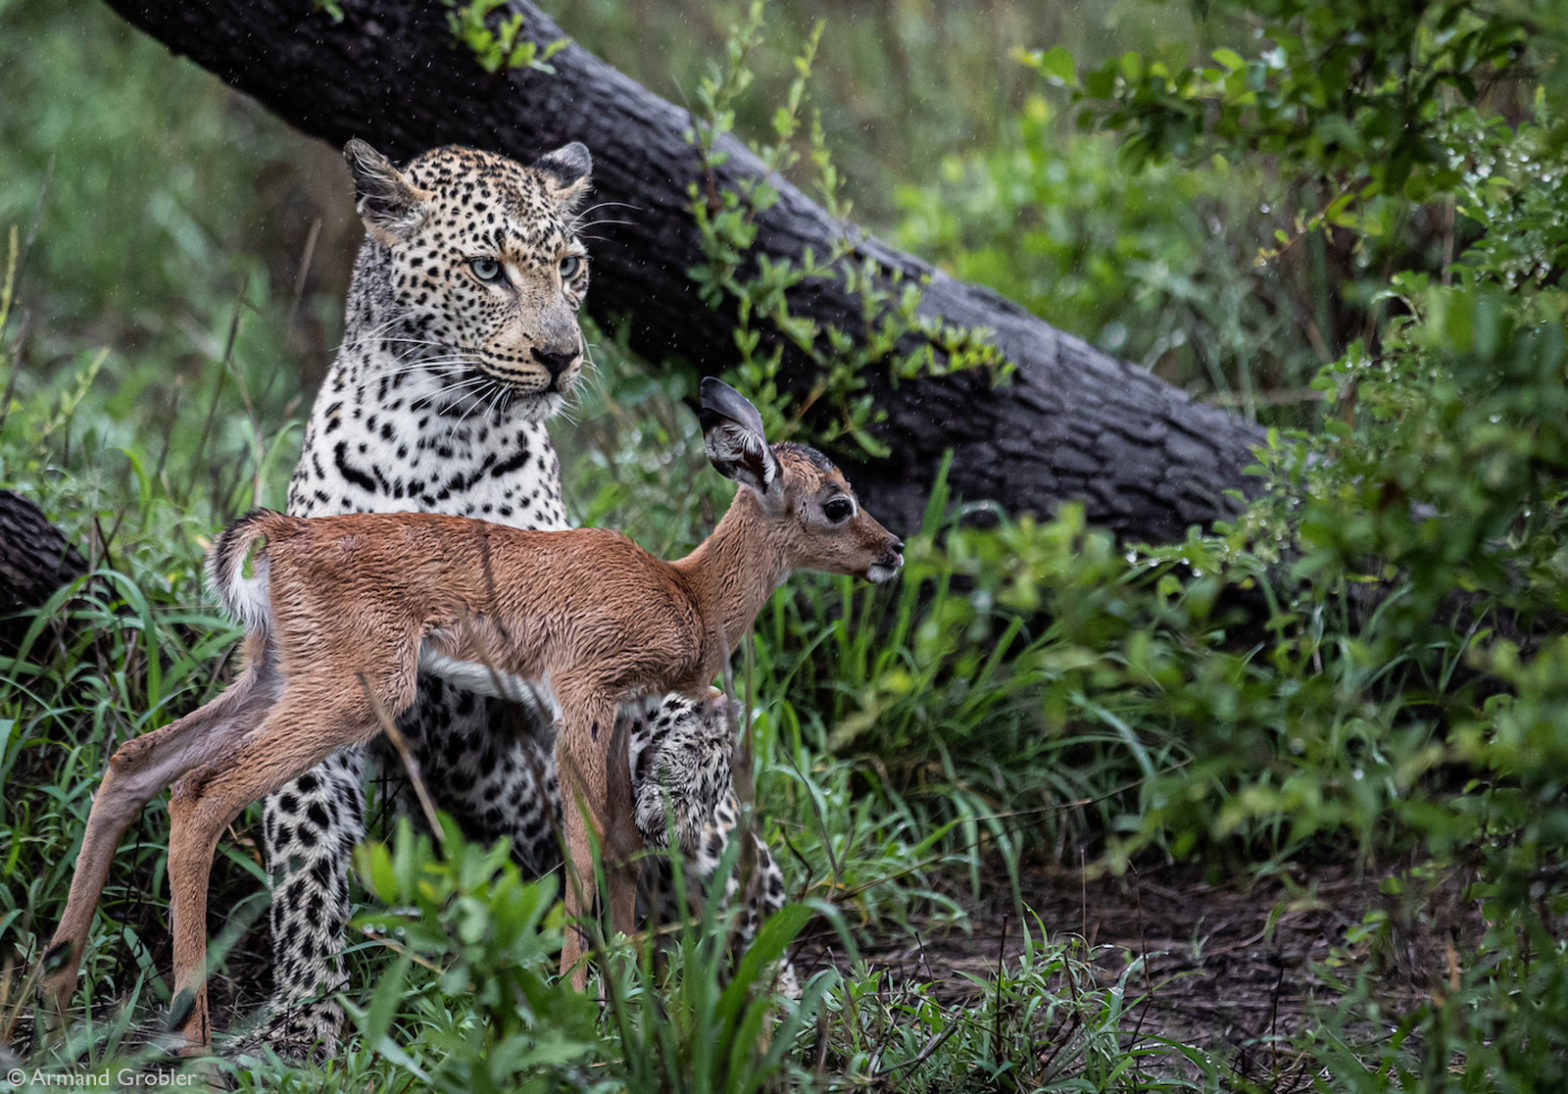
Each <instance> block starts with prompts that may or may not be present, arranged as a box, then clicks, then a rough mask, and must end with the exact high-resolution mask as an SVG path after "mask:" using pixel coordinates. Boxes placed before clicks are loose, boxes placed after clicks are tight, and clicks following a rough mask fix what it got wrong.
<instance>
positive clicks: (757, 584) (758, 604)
mask: <svg viewBox="0 0 1568 1094" xmlns="http://www.w3.org/2000/svg"><path fill="white" fill-rule="evenodd" d="M672 565H673V566H674V567H675V568H676V570H678V571H679V572H680V573H681V574H682V575H683V576H684V577H685V578H686V580H687V582H688V583H689V585H690V587H691V590H692V592H693V594H694V595H695V597H696V600H697V610H698V611H700V612H701V613H702V622H703V627H704V629H705V632H706V641H705V645H706V646H707V647H708V649H709V651H710V656H713V655H717V656H718V657H719V658H722V657H723V656H724V655H725V654H726V653H728V652H730V651H733V650H734V649H736V648H737V647H738V646H739V645H740V643H741V640H742V639H743V638H744V637H745V635H746V632H747V631H749V630H750V629H751V624H752V621H753V620H754V619H756V617H757V613H758V612H760V611H761V610H762V606H763V605H764V604H766V603H767V602H768V597H770V596H772V595H773V591H774V590H775V589H777V588H778V587H779V586H780V585H782V584H783V583H784V581H785V579H786V578H788V577H789V575H790V571H791V570H792V569H793V567H792V566H791V565H790V564H789V560H788V559H787V558H786V557H785V553H784V551H783V550H782V548H781V547H780V545H779V544H778V543H777V542H776V539H771V538H770V537H769V536H768V529H767V527H766V526H765V524H764V520H763V515H762V511H761V509H760V507H759V506H758V504H757V500H756V498H755V497H753V496H752V493H751V491H750V490H746V489H741V490H739V491H737V492H736V494H735V500H734V501H733V502H731V503H730V508H729V511H728V512H727V513H725V514H724V519H723V520H721V521H719V526H718V527H717V528H715V529H714V530H713V534H712V535H710V536H709V537H708V538H707V539H705V540H703V541H702V543H701V544H699V545H698V546H697V549H696V550H695V551H693V552H692V553H691V554H689V555H687V556H686V557H685V558H683V559H680V560H679V561H677V562H674V563H672ZM714 668H715V670H716V669H717V666H714Z"/></svg>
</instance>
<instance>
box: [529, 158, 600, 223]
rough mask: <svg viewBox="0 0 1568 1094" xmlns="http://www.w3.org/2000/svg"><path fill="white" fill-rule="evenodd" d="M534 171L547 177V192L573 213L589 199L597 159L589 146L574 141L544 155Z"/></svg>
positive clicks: (562, 206) (536, 161) (565, 209)
mask: <svg viewBox="0 0 1568 1094" xmlns="http://www.w3.org/2000/svg"><path fill="white" fill-rule="evenodd" d="M534 170H535V171H538V172H539V173H540V174H541V175H543V176H544V186H545V192H546V193H548V194H549V195H550V198H551V200H553V201H554V202H555V203H556V204H557V205H559V206H560V207H561V210H562V212H567V213H569V212H571V211H572V210H573V209H574V208H575V207H576V206H577V203H578V202H580V201H582V199H583V198H585V197H587V196H588V184H589V175H590V174H591V173H592V171H593V157H592V156H590V155H589V154H588V149H587V147H586V146H585V145H583V144H582V143H581V142H579V141H573V142H572V143H571V144H563V145H562V146H561V147H560V148H557V149H556V150H555V151H554V152H546V153H545V154H544V155H542V156H540V157H539V158H538V159H537V160H535V161H534Z"/></svg>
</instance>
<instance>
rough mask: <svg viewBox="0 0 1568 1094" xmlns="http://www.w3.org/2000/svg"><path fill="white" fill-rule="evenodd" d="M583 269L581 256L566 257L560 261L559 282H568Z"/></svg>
mask: <svg viewBox="0 0 1568 1094" xmlns="http://www.w3.org/2000/svg"><path fill="white" fill-rule="evenodd" d="M582 268H583V256H582V255H567V256H566V257H565V258H563V259H561V267H560V269H561V280H562V281H570V280H571V279H572V278H574V277H576V276H577V271H578V270H580V269H582Z"/></svg>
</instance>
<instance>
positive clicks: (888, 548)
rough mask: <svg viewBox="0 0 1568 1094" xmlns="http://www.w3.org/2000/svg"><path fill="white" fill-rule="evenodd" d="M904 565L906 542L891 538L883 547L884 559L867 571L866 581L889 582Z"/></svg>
mask: <svg viewBox="0 0 1568 1094" xmlns="http://www.w3.org/2000/svg"><path fill="white" fill-rule="evenodd" d="M903 565H904V541H903V540H901V539H899V538H898V537H897V536H893V537H890V538H889V539H888V541H887V542H886V543H884V544H883V545H882V557H881V558H879V559H877V560H876V562H874V563H872V564H871V567H870V568H869V569H868V570H866V580H868V581H874V582H876V583H877V584H881V583H882V582H884V581H889V580H891V579H892V578H893V576H894V575H895V574H897V573H898V570H899V567H901V566H903Z"/></svg>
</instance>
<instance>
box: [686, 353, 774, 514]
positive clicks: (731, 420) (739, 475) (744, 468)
mask: <svg viewBox="0 0 1568 1094" xmlns="http://www.w3.org/2000/svg"><path fill="white" fill-rule="evenodd" d="M697 417H698V420H699V421H701V422H702V446H703V448H704V449H706V450H707V453H708V460H709V462H711V463H712V464H713V466H714V467H715V468H716V469H717V470H718V472H719V474H721V475H723V476H724V477H725V478H727V479H734V480H735V481H736V482H738V483H740V484H741V485H742V486H749V487H751V488H752V489H753V490H755V491H756V492H757V495H758V496H759V497H760V498H762V499H763V500H764V501H766V500H770V497H771V496H772V495H776V494H777V493H778V479H779V465H778V461H777V460H776V459H774V458H773V449H772V448H770V447H769V446H768V439H767V437H765V436H763V433H762V415H761V414H758V413H757V408H756V407H754V406H752V405H751V404H750V403H748V402H747V401H746V400H745V398H744V397H743V396H742V395H741V393H740V392H738V391H736V390H735V389H734V388H732V387H730V385H729V384H726V383H725V382H724V381H723V380H718V379H715V378H714V377H712V376H709V377H707V378H705V379H704V380H703V381H702V402H701V405H700V407H699V408H698V411H697Z"/></svg>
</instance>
